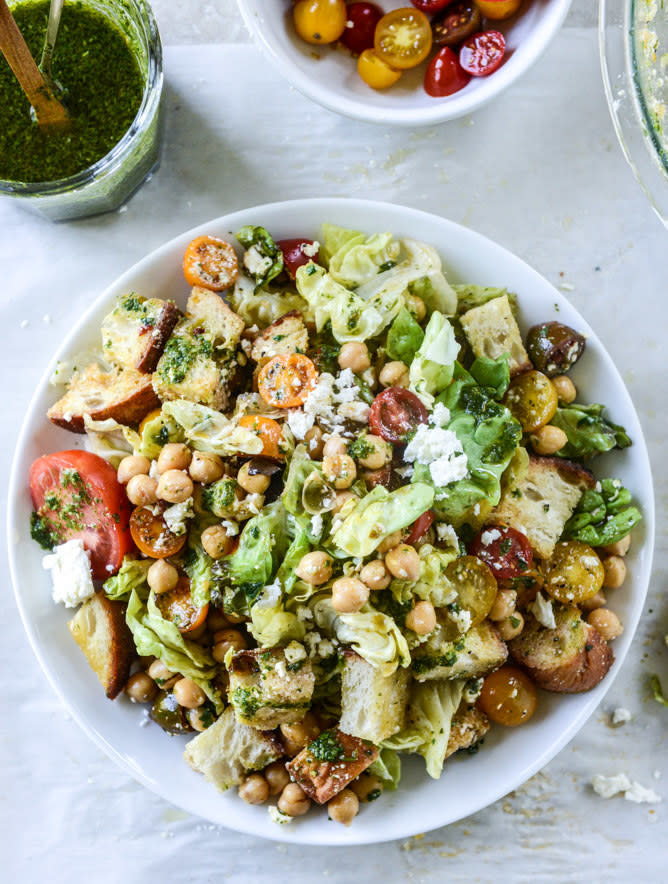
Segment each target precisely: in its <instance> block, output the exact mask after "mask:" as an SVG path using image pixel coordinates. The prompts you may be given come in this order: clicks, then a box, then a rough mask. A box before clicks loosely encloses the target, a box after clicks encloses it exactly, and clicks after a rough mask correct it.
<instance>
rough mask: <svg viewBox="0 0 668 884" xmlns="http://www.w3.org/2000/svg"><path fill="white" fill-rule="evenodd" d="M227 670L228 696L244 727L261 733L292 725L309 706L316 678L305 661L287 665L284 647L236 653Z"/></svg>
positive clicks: (307, 660)
mask: <svg viewBox="0 0 668 884" xmlns="http://www.w3.org/2000/svg"><path fill="white" fill-rule="evenodd" d="M228 670H229V674H230V688H229V691H228V697H229V700H230V703H231V704H232V706H233V707H234V710H235V712H236V715H237V718H238V719H239V721H240V722H242V723H243V724H248V725H251V727H257V728H260V729H261V730H271V729H272V728H275V727H278V726H279V724H295V723H296V722H298V721H301V720H302V718H303V717H304V714H305V713H306V711H307V709H308V708H309V706H310V705H311V698H312V696H313V687H314V685H315V676H314V674H313V668H312V666H311V661H310V660H309V659H308V658H306V659H304V660H299V661H297V662H296V663H290V662H289V661H288V660H287V658H286V656H285V651H284V650H283V648H271V649H269V650H266V649H263V648H256V649H255V650H252V651H238V652H237V653H236V654H235V655H234V656H233V657H232V659H231V661H230V663H229V666H228Z"/></svg>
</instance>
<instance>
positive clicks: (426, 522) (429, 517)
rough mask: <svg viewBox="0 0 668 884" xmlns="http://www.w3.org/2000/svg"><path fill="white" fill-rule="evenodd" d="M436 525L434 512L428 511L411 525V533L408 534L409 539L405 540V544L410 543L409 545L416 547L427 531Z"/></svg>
mask: <svg viewBox="0 0 668 884" xmlns="http://www.w3.org/2000/svg"><path fill="white" fill-rule="evenodd" d="M433 524H434V511H433V510H427V511H426V512H424V513H422V515H421V516H418V517H417V519H416V520H415V521H414V522H413V524H412V525H411V528H410V531H409V532H408V537H407V538H406V539H405V540H404V543H408V544H409V545H414V544H416V543H417V542H418V540H421V539H422V538H423V537H424V536H425V534H426V533H427V531H429V529H430V528H431V526H432V525H433Z"/></svg>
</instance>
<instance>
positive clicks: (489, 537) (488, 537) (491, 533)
mask: <svg viewBox="0 0 668 884" xmlns="http://www.w3.org/2000/svg"><path fill="white" fill-rule="evenodd" d="M499 537H501V532H500V531H499V529H498V528H490V529H489V530H487V531H483V532H482V534H481V535H480V543H482V545H483V546H489V545H490V543H493V542H494V541H495V540H498V539H499Z"/></svg>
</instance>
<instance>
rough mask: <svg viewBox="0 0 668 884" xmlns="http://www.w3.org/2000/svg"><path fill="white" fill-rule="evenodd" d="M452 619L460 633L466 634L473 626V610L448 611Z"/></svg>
mask: <svg viewBox="0 0 668 884" xmlns="http://www.w3.org/2000/svg"><path fill="white" fill-rule="evenodd" d="M448 614H449V616H450V619H451V620H452V621H453V623H455V625H456V626H457V629H459V631H460V633H462V634H464V633H465V632H468V631H469V629H470V628H471V612H470V611H463V610H459V611H448Z"/></svg>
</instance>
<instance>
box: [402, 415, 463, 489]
mask: <svg viewBox="0 0 668 884" xmlns="http://www.w3.org/2000/svg"><path fill="white" fill-rule="evenodd" d="M404 460H405V461H407V462H409V463H414V462H416V461H417V463H420V464H424V465H428V466H429V472H430V473H431V478H432V479H433V482H434V484H435V485H436V486H437V487H443V486H444V485H449V484H450V483H451V482H457V481H459V480H460V479H463V478H464V477H465V476H466V474H467V472H468V461H467V457H466V455H465V454H464V449H463V448H462V443H461V442H460V441H459V439H458V438H457V436H456V435H455V434H454V433H453V432H452V430H444V429H443V428H442V427H429V426H427V425H426V424H420V426H419V427H418V428H417V431H416V433H415V435H414V436H413V438H412V439H411V441H410V442H409V443H408V445H407V446H406V451H405V452H404Z"/></svg>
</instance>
